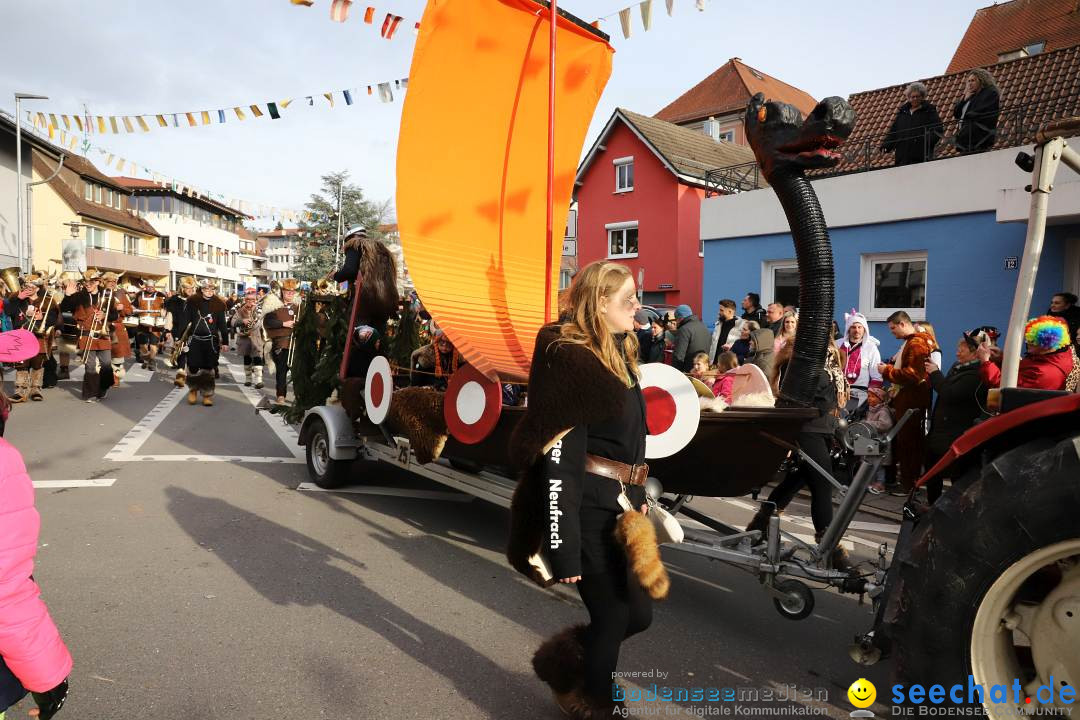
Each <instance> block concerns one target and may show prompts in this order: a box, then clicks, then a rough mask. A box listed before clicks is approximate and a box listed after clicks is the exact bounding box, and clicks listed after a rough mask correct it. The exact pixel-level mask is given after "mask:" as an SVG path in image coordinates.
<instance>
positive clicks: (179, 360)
mask: <svg viewBox="0 0 1080 720" xmlns="http://www.w3.org/2000/svg"><path fill="white" fill-rule="evenodd" d="M192 297H194V296H192ZM165 312H166V313H168V315H169V317H170V320H171V324H170V325H169V326H168V327H166V328H165V330H166V332H168V333H169V334H170V335H172V339H173V342H174V343H179V342H180V339H181V338H182V337H184V331H185V330H187V326H188V323H189V322H191V311H190V310H189V308H188V304H187V299H186V298H184V297H183V296H182V295H180V294H179V293H177V294H176V295H173V296H172V297H170V298H167V299H166V300H165ZM186 373H187V351H186V350H181V351H180V354H179V355H177V357H176V379H175V380H174V383H175V384H176V386H177V387H183V386H184V378H185V375H186Z"/></svg>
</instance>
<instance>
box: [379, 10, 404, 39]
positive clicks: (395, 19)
mask: <svg viewBox="0 0 1080 720" xmlns="http://www.w3.org/2000/svg"><path fill="white" fill-rule="evenodd" d="M401 20H402V17H401V16H400V15H394V14H393V13H386V17H385V18H384V19H383V24H382V30H381V31H380V33H379V34H380V35H382V36H383V37H384V38H386V39H387V40H390V39H392V38H393V37H394V33H396V32H397V29H398V24H399V23H400V22H401Z"/></svg>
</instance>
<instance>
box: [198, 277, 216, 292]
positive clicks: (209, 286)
mask: <svg viewBox="0 0 1080 720" xmlns="http://www.w3.org/2000/svg"><path fill="white" fill-rule="evenodd" d="M199 287H201V288H202V289H203V290H217V289H218V282H217V280H214V279H213V278H206V279H205V280H203V281H202V282H201V283H199Z"/></svg>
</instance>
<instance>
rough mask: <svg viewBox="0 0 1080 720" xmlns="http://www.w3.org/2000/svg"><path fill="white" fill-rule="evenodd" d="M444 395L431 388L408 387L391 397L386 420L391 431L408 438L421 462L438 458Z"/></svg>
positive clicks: (443, 440) (443, 429) (443, 426)
mask: <svg viewBox="0 0 1080 720" xmlns="http://www.w3.org/2000/svg"><path fill="white" fill-rule="evenodd" d="M443 398H444V395H443V393H441V392H437V391H435V390H432V389H430V388H422V387H410V388H402V389H401V390H396V391H395V392H394V395H393V397H392V398H391V400H390V413H389V415H387V418H386V423H387V425H388V426H389V428H390V429H391V431H392V432H395V433H398V434H400V435H405V436H406V437H407V438H409V445H410V446H411V447H412V450H413V452H414V453H415V454H416V460H417V462H419V463H420V464H426V463H429V462H433V461H435V460H438V459H439V455H441V454H442V451H443V447H445V445H446V437H447V435H448V431H447V429H446V418H445V417H443Z"/></svg>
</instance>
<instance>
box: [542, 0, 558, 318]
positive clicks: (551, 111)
mask: <svg viewBox="0 0 1080 720" xmlns="http://www.w3.org/2000/svg"><path fill="white" fill-rule="evenodd" d="M558 12H559V0H551V33H550V43H549V55H548V144H547V235H546V237H545V238H544V248H545V256H546V260H547V262H546V264H545V267H544V323H545V324H547V323H550V322H551V320H552V317H551V314H552V313H551V311H552V307H551V289H552V288H551V273H552V264H553V261H554V252H553V250H552V236H553V235H554V232H555V227H554V224H555V218H554V203H555V197H554V185H555V30H556V26H557V22H556V20H557V18H558Z"/></svg>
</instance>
